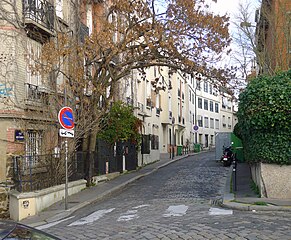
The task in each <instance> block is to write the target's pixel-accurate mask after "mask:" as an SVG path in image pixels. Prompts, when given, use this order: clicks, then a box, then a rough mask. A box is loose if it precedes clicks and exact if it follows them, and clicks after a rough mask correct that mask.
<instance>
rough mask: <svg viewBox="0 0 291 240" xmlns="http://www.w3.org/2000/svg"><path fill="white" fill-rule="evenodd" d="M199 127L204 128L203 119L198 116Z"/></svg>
mask: <svg viewBox="0 0 291 240" xmlns="http://www.w3.org/2000/svg"><path fill="white" fill-rule="evenodd" d="M198 126H199V127H203V117H202V116H200V115H198Z"/></svg>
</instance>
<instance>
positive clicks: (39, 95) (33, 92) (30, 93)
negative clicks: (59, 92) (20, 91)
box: [25, 83, 48, 104]
mask: <svg viewBox="0 0 291 240" xmlns="http://www.w3.org/2000/svg"><path fill="white" fill-rule="evenodd" d="M25 95H26V100H28V101H30V102H34V103H35V102H37V103H43V104H48V97H47V96H48V93H47V92H45V91H43V89H42V88H40V87H39V86H37V85H33V84H30V83H25Z"/></svg>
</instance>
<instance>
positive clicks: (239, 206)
mask: <svg viewBox="0 0 291 240" xmlns="http://www.w3.org/2000/svg"><path fill="white" fill-rule="evenodd" d="M221 206H222V207H225V208H228V209H233V210H239V211H285V212H291V206H286V207H281V206H273V205H272V206H259V205H252V204H246V203H239V202H223V203H222V204H221Z"/></svg>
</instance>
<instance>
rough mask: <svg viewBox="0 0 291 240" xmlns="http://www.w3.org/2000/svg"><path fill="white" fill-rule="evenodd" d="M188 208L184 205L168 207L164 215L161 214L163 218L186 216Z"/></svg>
mask: <svg viewBox="0 0 291 240" xmlns="http://www.w3.org/2000/svg"><path fill="white" fill-rule="evenodd" d="M188 208H189V207H188V206H186V205H176V206H170V207H168V209H167V210H166V213H165V214H163V216H164V217H172V216H173V217H181V216H183V215H185V214H186V212H187V210H188Z"/></svg>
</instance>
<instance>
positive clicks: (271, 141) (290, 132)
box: [235, 70, 291, 165]
mask: <svg viewBox="0 0 291 240" xmlns="http://www.w3.org/2000/svg"><path fill="white" fill-rule="evenodd" d="M237 116H238V124H237V126H236V127H235V134H236V135H238V136H239V137H240V138H241V139H242V141H243V146H244V153H245V158H246V160H247V161H249V162H265V163H276V164H280V165H283V164H291V70H289V71H286V72H281V73H278V74H276V75H275V76H259V77H257V78H255V79H253V80H252V81H251V82H250V83H249V84H248V86H247V88H246V89H245V91H244V92H242V93H241V94H240V96H239V109H238V113H237Z"/></svg>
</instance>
